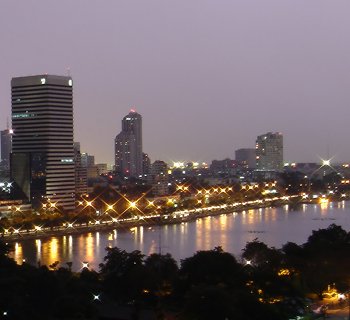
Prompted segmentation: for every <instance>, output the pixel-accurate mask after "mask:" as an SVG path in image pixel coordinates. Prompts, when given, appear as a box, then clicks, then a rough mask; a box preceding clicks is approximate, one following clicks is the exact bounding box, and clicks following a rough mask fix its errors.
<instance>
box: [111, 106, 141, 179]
mask: <svg viewBox="0 0 350 320" xmlns="http://www.w3.org/2000/svg"><path fill="white" fill-rule="evenodd" d="M115 170H116V172H117V173H119V174H121V175H122V176H126V177H128V176H130V177H140V176H142V174H143V156H142V117H141V115H140V114H139V113H137V112H136V111H135V110H130V112H129V114H128V115H126V116H125V117H124V118H123V120H122V131H121V132H120V133H119V134H118V135H117V136H116V137H115Z"/></svg>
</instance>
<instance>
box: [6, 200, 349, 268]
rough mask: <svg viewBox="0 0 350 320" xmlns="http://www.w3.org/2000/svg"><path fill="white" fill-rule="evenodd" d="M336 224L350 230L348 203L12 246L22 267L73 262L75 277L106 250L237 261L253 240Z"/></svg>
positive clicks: (295, 238)
mask: <svg viewBox="0 0 350 320" xmlns="http://www.w3.org/2000/svg"><path fill="white" fill-rule="evenodd" d="M332 223H335V224H338V225H341V226H342V227H343V228H344V229H345V230H347V231H349V230H350V202H349V201H342V202H335V203H329V204H322V205H319V204H302V205H300V206H298V207H297V208H294V209H293V208H290V207H289V206H288V205H285V206H283V207H280V208H262V209H252V210H246V211H243V212H231V213H228V214H222V215H219V216H212V217H205V218H199V219H197V220H194V221H190V222H183V223H179V224H171V225H163V226H152V227H135V228H124V229H118V230H111V231H99V232H98V231H96V232H89V233H84V234H78V235H77V234H75V235H65V236H64V235H62V236H55V237H50V238H46V239H30V240H29V239H28V240H23V241H20V242H16V243H15V244H14V252H13V254H12V256H13V258H14V259H15V260H16V261H17V262H18V263H23V261H25V263H30V264H33V265H36V264H38V262H40V263H41V264H45V265H50V264H52V263H54V262H55V261H59V262H60V266H66V262H72V263H73V267H72V269H73V270H75V271H79V270H80V269H81V268H82V267H83V265H84V263H85V264H86V263H88V265H89V268H91V269H94V270H96V271H98V270H99V264H100V263H101V262H103V258H104V256H105V254H106V251H105V248H106V247H116V246H117V247H119V248H121V249H124V250H126V251H132V250H140V251H141V252H142V253H143V254H145V255H149V254H151V253H154V252H159V251H160V252H161V253H167V252H169V253H171V254H172V256H173V257H174V258H175V259H176V260H177V261H180V260H181V259H183V258H186V257H189V256H191V255H193V254H194V253H195V252H196V251H197V250H210V249H213V248H214V247H216V246H221V247H222V248H223V249H224V250H225V251H228V252H231V253H233V254H234V255H235V256H236V257H237V258H239V256H240V254H241V252H242V249H243V248H244V246H245V244H246V243H247V242H248V241H252V240H254V239H255V238H258V239H259V240H260V241H263V242H265V243H266V244H267V245H269V246H274V247H276V248H280V247H281V246H282V245H283V244H285V243H287V242H289V241H290V242H295V243H297V244H302V243H304V242H306V241H307V238H308V236H309V235H310V234H311V232H312V230H317V229H320V228H327V227H328V226H329V225H330V224H332Z"/></svg>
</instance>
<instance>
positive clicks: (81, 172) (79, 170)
mask: <svg viewBox="0 0 350 320" xmlns="http://www.w3.org/2000/svg"><path fill="white" fill-rule="evenodd" d="M74 164H75V195H76V198H80V197H81V196H83V195H86V194H87V170H86V167H84V166H83V165H82V161H81V152H80V142H74Z"/></svg>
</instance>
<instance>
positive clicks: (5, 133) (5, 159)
mask: <svg viewBox="0 0 350 320" xmlns="http://www.w3.org/2000/svg"><path fill="white" fill-rule="evenodd" d="M12 134H13V130H12V129H6V130H2V131H1V164H2V166H3V167H4V168H6V169H9V165H10V154H11V149H12Z"/></svg>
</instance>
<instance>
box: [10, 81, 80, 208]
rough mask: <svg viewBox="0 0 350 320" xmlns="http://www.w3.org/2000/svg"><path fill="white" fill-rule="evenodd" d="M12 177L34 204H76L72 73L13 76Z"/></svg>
mask: <svg viewBox="0 0 350 320" xmlns="http://www.w3.org/2000/svg"><path fill="white" fill-rule="evenodd" d="M11 89H12V129H13V131H14V134H13V136H12V154H11V177H12V179H13V180H14V181H15V183H16V184H17V185H18V186H19V187H20V188H21V189H22V190H23V192H24V194H25V195H26V197H27V198H28V200H29V201H30V202H31V203H32V205H33V207H34V208H40V206H41V205H42V204H43V203H45V202H49V203H51V204H52V205H54V206H56V207H60V208H63V209H65V210H73V209H74V208H75V165H74V149H73V82H72V78H71V77H65V76H55V75H37V76H28V77H18V78H13V79H12V81H11Z"/></svg>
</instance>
